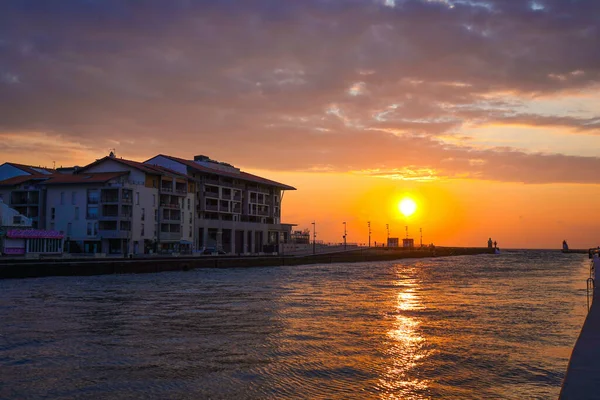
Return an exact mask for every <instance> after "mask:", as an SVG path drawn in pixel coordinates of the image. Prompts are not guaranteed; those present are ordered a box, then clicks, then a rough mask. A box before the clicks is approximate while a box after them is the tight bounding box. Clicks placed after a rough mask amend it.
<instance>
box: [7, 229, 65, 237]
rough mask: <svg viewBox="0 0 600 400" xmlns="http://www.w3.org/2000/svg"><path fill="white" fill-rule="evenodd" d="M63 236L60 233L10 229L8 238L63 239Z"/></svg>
mask: <svg viewBox="0 0 600 400" xmlns="http://www.w3.org/2000/svg"><path fill="white" fill-rule="evenodd" d="M63 236H64V235H63V234H62V233H60V232H58V231H45V230H42V229H9V230H8V232H6V237H9V238H13V239H62V238H63Z"/></svg>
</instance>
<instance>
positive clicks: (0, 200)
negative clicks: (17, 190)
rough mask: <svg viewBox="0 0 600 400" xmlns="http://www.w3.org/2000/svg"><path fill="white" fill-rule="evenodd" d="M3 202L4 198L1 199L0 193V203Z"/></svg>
mask: <svg viewBox="0 0 600 400" xmlns="http://www.w3.org/2000/svg"><path fill="white" fill-rule="evenodd" d="M2 202H4V198H3V197H2V193H0V203H2Z"/></svg>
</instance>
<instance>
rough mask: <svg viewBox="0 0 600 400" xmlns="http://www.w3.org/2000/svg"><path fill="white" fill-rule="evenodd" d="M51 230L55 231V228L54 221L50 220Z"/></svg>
mask: <svg viewBox="0 0 600 400" xmlns="http://www.w3.org/2000/svg"><path fill="white" fill-rule="evenodd" d="M50 230H51V231H53V230H54V222H50Z"/></svg>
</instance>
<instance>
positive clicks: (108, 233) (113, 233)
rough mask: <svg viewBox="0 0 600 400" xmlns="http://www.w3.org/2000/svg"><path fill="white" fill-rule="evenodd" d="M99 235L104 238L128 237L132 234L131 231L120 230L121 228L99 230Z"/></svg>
mask: <svg viewBox="0 0 600 400" xmlns="http://www.w3.org/2000/svg"><path fill="white" fill-rule="evenodd" d="M98 236H101V237H102V239H127V238H129V237H131V236H130V232H129V231H120V230H105V229H100V230H98Z"/></svg>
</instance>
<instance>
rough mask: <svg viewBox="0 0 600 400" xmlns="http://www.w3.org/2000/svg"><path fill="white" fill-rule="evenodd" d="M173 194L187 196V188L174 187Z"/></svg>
mask: <svg viewBox="0 0 600 400" xmlns="http://www.w3.org/2000/svg"><path fill="white" fill-rule="evenodd" d="M175 194H176V195H179V196H187V194H188V191H187V189H175Z"/></svg>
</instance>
